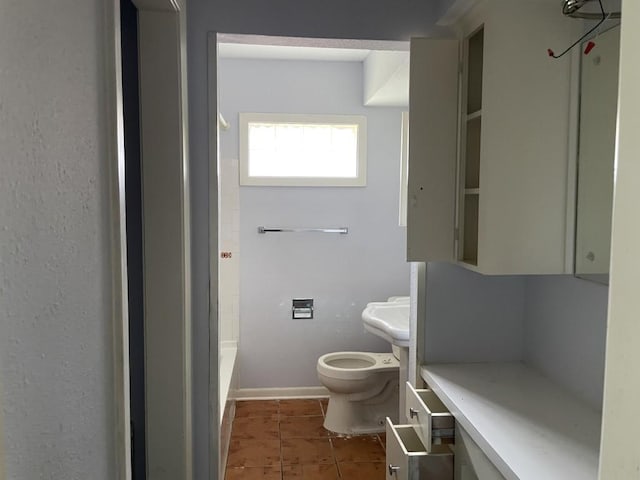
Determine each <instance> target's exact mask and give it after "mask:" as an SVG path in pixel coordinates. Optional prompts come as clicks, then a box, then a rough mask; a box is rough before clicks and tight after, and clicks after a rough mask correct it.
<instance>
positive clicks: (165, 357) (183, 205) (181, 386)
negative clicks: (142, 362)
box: [0, 0, 193, 480]
mask: <svg viewBox="0 0 640 480" xmlns="http://www.w3.org/2000/svg"><path fill="white" fill-rule="evenodd" d="M134 3H135V4H136V6H137V7H138V11H139V42H140V108H141V144H142V169H143V217H144V234H143V235H144V242H145V244H144V252H145V253H144V269H145V272H144V277H145V285H144V289H145V290H144V296H145V337H146V338H145V356H146V366H145V368H146V371H145V382H146V386H145V387H146V390H147V405H146V411H147V419H146V423H147V474H148V478H153V479H154V480H165V479H167V480H169V479H171V480H182V479H184V480H191V479H192V476H193V475H192V470H193V469H192V463H193V458H192V413H191V390H192V389H191V283H190V278H191V271H190V266H191V259H190V245H191V240H190V197H189V195H190V194H189V177H188V172H189V165H188V152H187V146H188V140H187V135H188V127H187V91H186V88H187V87H186V86H187V82H186V71H187V65H186V62H187V60H186V11H185V8H184V2H183V1H179V0H134ZM106 13H107V22H106V23H107V25H106V28H107V35H108V36H107V43H108V45H107V47H108V49H109V52H108V56H107V58H108V61H107V65H106V72H105V73H106V87H107V101H108V128H109V149H110V152H109V153H110V158H111V161H110V165H109V169H110V197H111V198H110V200H111V225H112V239H111V266H112V272H113V273H112V278H113V281H112V289H113V292H112V298H113V304H112V309H113V311H112V318H113V326H114V331H113V335H114V347H113V351H114V393H115V423H116V425H115V456H116V478H117V479H118V480H130V479H131V431H130V418H131V414H130V405H129V402H130V400H129V320H128V302H127V292H128V288H127V287H128V286H127V264H126V260H127V255H126V213H125V212H126V211H125V185H124V125H123V110H122V67H121V44H120V1H119V0H112V1H111V2H107V12H106ZM0 480H1V479H0Z"/></svg>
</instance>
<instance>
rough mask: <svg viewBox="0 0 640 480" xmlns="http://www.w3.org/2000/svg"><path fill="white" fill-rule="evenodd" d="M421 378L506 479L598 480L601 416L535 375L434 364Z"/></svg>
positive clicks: (522, 369)
mask: <svg viewBox="0 0 640 480" xmlns="http://www.w3.org/2000/svg"><path fill="white" fill-rule="evenodd" d="M421 376H422V378H423V379H424V380H425V381H426V382H427V384H428V385H429V388H431V389H432V390H433V391H434V392H435V393H436V395H438V398H440V400H442V402H443V403H444V404H445V406H446V407H447V408H448V409H449V411H451V413H453V415H454V417H455V419H456V421H457V422H459V424H460V425H461V426H462V427H463V428H464V429H465V430H466V431H467V432H468V433H469V435H470V436H471V438H472V439H473V440H474V441H475V442H476V443H477V444H478V446H479V447H480V449H481V450H482V451H483V452H484V454H485V455H486V456H487V457H489V459H490V460H491V462H492V463H493V464H494V465H495V466H496V467H497V468H498V470H500V473H502V475H504V476H505V477H506V478H507V479H520V480H539V479H542V478H543V479H545V480H567V479H574V478H575V479H580V480H590V479H593V480H595V479H597V477H598V456H599V449H600V423H601V414H600V413H599V412H597V411H595V410H593V409H592V408H590V407H589V406H587V405H586V404H584V403H583V402H581V401H579V400H578V399H576V398H575V397H573V396H572V395H571V394H569V393H568V392H566V391H565V390H564V389H562V388H561V387H559V386H557V385H556V384H555V383H553V382H552V381H550V380H549V379H547V378H546V377H544V376H543V375H541V374H540V373H538V372H537V371H536V370H533V369H531V368H529V367H527V366H526V365H524V364H522V363H467V364H440V365H437V364H434V365H427V366H423V367H422V368H421Z"/></svg>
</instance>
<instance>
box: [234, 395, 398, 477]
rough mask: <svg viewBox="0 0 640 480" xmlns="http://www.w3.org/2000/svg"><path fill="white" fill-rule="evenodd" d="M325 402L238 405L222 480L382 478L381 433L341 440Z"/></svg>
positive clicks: (239, 403) (287, 401)
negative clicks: (327, 421) (329, 426)
mask: <svg viewBox="0 0 640 480" xmlns="http://www.w3.org/2000/svg"><path fill="white" fill-rule="evenodd" d="M326 408H327V400H326V399H319V400H260V401H251V400H245V401H238V402H236V416H235V420H234V421H233V429H232V431H231V443H230V446H229V457H228V459H227V473H226V477H225V479H226V480H238V479H242V480H289V479H302V480H336V479H348V480H376V479H379V480H384V478H385V470H384V465H385V463H384V462H385V453H384V440H385V439H384V433H381V434H379V435H360V436H350V437H346V436H339V435H335V434H333V433H331V432H329V431H328V430H325V429H324V427H323V426H322V423H323V421H324V414H325V412H326Z"/></svg>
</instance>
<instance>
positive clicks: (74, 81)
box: [0, 0, 115, 480]
mask: <svg viewBox="0 0 640 480" xmlns="http://www.w3.org/2000/svg"><path fill="white" fill-rule="evenodd" d="M104 17H105V11H104V5H103V2H101V1H100V0H61V1H58V2H42V1H37V0H22V1H9V0H7V1H2V2H0V365H1V367H2V369H1V371H0V375H1V377H2V379H1V383H2V392H1V393H0V395H2V396H1V398H0V405H1V407H2V409H3V414H4V431H3V432H2V435H3V436H4V440H5V449H6V461H7V465H6V469H7V478H9V479H16V480H22V479H36V478H46V479H51V480H58V479H59V480H69V479H83V480H84V479H89V478H90V479H92V480H101V479H104V480H113V478H115V465H114V463H115V458H114V451H113V439H114V431H113V430H114V415H113V409H114V408H113V393H112V391H113V388H112V382H113V379H112V377H113V374H112V356H111V348H112V334H111V331H112V325H111V318H110V275H109V268H108V267H109V229H108V218H109V217H108V212H109V210H108V197H107V187H108V176H107V173H108V169H107V167H108V164H107V161H108V159H107V155H106V148H105V140H106V128H105V122H104V118H105V108H104V107H105V103H104V96H103V91H104V86H103V85H102V78H103V77H104V61H105V53H104V52H105V38H104V37H105V29H104V26H103V22H104Z"/></svg>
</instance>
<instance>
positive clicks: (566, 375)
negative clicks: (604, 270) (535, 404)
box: [524, 275, 609, 410]
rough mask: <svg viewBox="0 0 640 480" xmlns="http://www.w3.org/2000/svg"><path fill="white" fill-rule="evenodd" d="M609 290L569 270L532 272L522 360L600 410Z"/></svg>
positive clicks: (529, 280)
mask: <svg viewBox="0 0 640 480" xmlns="http://www.w3.org/2000/svg"><path fill="white" fill-rule="evenodd" d="M608 292H609V289H608V288H607V286H605V285H600V284H597V283H593V282H588V281H585V280H580V279H577V278H573V277H571V276H568V275H558V276H548V277H546V276H541V277H528V279H527V298H526V304H525V312H526V316H525V350H524V360H525V362H526V363H528V364H530V365H532V366H534V367H536V368H537V369H538V370H540V371H541V372H543V373H544V374H545V375H546V376H548V377H549V378H551V379H552V380H554V381H556V382H557V383H559V384H562V385H563V386H565V387H566V388H567V389H569V390H570V391H571V392H572V393H574V394H575V395H576V396H577V397H578V398H580V399H582V400H584V401H586V402H587V403H588V404H589V405H591V406H592V407H593V408H595V409H598V410H600V409H602V389H603V382H604V356H605V336H606V330H607V320H606V319H607V296H608Z"/></svg>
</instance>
